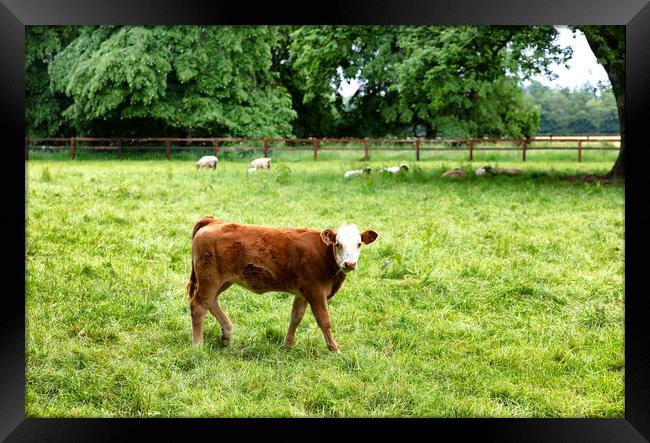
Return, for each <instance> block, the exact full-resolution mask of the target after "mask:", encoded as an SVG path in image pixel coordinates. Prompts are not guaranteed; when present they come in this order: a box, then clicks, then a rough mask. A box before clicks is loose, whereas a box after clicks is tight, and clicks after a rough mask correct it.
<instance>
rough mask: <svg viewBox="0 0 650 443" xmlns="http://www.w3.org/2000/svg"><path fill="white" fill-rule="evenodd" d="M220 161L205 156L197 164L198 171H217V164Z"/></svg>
mask: <svg viewBox="0 0 650 443" xmlns="http://www.w3.org/2000/svg"><path fill="white" fill-rule="evenodd" d="M218 161H219V159H218V158H217V157H215V156H214V155H204V156H203V157H201V158H200V159H199V161H197V162H196V169H199V168H212V169H217V162H218Z"/></svg>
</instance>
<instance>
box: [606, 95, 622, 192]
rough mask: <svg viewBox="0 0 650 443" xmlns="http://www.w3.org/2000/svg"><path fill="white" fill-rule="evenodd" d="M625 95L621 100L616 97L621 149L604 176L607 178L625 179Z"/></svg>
mask: <svg viewBox="0 0 650 443" xmlns="http://www.w3.org/2000/svg"><path fill="white" fill-rule="evenodd" d="M624 102H625V96H623V97H621V100H619V99H618V97H617V98H616V108H617V109H618V121H619V123H620V131H621V149H620V150H619V151H618V158H617V159H616V162H615V163H614V166H613V167H612V169H611V170H610V171H609V172H608V173H607V175H606V176H605V177H607V178H608V179H620V180H623V179H625V104H624Z"/></svg>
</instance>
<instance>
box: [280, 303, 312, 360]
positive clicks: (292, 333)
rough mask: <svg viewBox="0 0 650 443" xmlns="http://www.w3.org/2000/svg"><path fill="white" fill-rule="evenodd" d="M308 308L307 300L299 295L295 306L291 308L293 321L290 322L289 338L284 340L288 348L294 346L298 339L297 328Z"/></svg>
mask: <svg viewBox="0 0 650 443" xmlns="http://www.w3.org/2000/svg"><path fill="white" fill-rule="evenodd" d="M306 308H307V300H305V299H304V298H303V297H301V296H299V295H296V297H295V298H294V299H293V305H292V306H291V320H290V321H289V330H288V331H287V336H286V338H285V339H284V345H285V346H286V347H287V348H290V347H291V346H293V341H294V339H295V338H296V328H297V327H298V325H299V324H300V321H301V320H302V317H303V315H305V309H306Z"/></svg>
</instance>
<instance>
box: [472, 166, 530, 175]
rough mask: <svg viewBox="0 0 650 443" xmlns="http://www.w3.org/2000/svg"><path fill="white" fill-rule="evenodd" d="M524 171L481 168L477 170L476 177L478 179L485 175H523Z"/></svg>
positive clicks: (489, 167) (490, 167)
mask: <svg viewBox="0 0 650 443" xmlns="http://www.w3.org/2000/svg"><path fill="white" fill-rule="evenodd" d="M523 173H524V171H523V170H522V169H519V168H497V167H492V166H481V167H480V168H478V169H477V170H476V175H477V176H478V177H480V176H483V175H485V174H490V175H497V174H504V175H511V176H512V175H522V174H523Z"/></svg>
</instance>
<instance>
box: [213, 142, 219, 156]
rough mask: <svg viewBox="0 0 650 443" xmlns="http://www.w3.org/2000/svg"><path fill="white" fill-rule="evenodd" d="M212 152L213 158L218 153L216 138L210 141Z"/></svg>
mask: <svg viewBox="0 0 650 443" xmlns="http://www.w3.org/2000/svg"><path fill="white" fill-rule="evenodd" d="M212 151H213V152H214V156H215V157H216V156H217V154H218V153H219V142H218V141H217V139H216V138H213V139H212Z"/></svg>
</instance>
